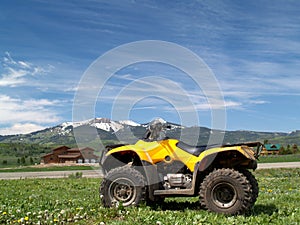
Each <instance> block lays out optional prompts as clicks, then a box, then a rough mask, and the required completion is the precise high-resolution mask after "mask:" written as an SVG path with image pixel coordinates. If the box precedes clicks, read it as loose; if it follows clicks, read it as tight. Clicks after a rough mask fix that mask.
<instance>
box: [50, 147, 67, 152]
mask: <svg viewBox="0 0 300 225" xmlns="http://www.w3.org/2000/svg"><path fill="white" fill-rule="evenodd" d="M60 149H70V148H69V147H68V146H65V145H63V146H60V147H57V148H55V149H52V151H53V152H54V151H56V150H60Z"/></svg>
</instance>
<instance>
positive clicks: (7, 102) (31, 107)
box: [0, 95, 60, 124]
mask: <svg viewBox="0 0 300 225" xmlns="http://www.w3.org/2000/svg"><path fill="white" fill-rule="evenodd" d="M58 104H59V101H56V100H54V101H50V100H47V99H39V100H36V99H29V100H22V99H17V98H11V97H9V96H7V95H0V115H1V117H0V124H1V123H2V124H7V123H28V122H29V123H37V124H45V123H54V122H58V121H59V120H60V118H59V117H58V115H57V113H56V111H55V108H54V109H51V106H56V105H58Z"/></svg>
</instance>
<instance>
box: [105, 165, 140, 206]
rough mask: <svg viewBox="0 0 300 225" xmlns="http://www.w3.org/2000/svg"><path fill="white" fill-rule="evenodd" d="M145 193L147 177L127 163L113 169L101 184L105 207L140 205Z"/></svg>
mask: <svg viewBox="0 0 300 225" xmlns="http://www.w3.org/2000/svg"><path fill="white" fill-rule="evenodd" d="M144 194H145V179H144V177H143V175H142V174H141V173H140V172H139V171H137V170H135V169H134V168H132V167H130V166H128V165H126V166H122V167H118V168H115V169H112V170H111V171H109V172H108V173H107V175H106V176H105V177H104V178H103V180H102V182H101V185H100V198H101V201H102V203H103V205H104V206H105V207H117V206H118V205H119V204H122V205H123V206H131V205H138V204H139V203H140V201H141V200H142V198H143V197H144Z"/></svg>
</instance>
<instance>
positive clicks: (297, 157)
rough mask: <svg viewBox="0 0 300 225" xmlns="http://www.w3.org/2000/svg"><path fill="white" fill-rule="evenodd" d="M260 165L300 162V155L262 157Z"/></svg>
mask: <svg viewBox="0 0 300 225" xmlns="http://www.w3.org/2000/svg"><path fill="white" fill-rule="evenodd" d="M258 162H259V163H276V162H300V154H291V155H269V156H260V157H259V161H258Z"/></svg>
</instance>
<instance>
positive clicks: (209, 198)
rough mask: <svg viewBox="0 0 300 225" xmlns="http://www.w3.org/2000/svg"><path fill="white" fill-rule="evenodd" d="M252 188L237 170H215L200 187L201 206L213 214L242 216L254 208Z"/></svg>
mask: <svg viewBox="0 0 300 225" xmlns="http://www.w3.org/2000/svg"><path fill="white" fill-rule="evenodd" d="M251 188H252V186H251V184H250V182H249V181H248V180H247V178H246V177H245V176H244V175H243V174H242V173H240V172H238V171H236V170H233V169H218V170H214V171H213V172H211V173H210V174H208V175H207V176H206V177H205V179H204V180H203V182H202V184H201V186H200V192H199V194H200V204H201V206H202V207H204V208H205V209H208V210H209V211H212V212H217V213H224V214H228V215H235V214H242V213H244V212H246V211H247V210H248V209H249V208H250V207H251V206H252V201H253V199H252V189H251Z"/></svg>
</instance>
